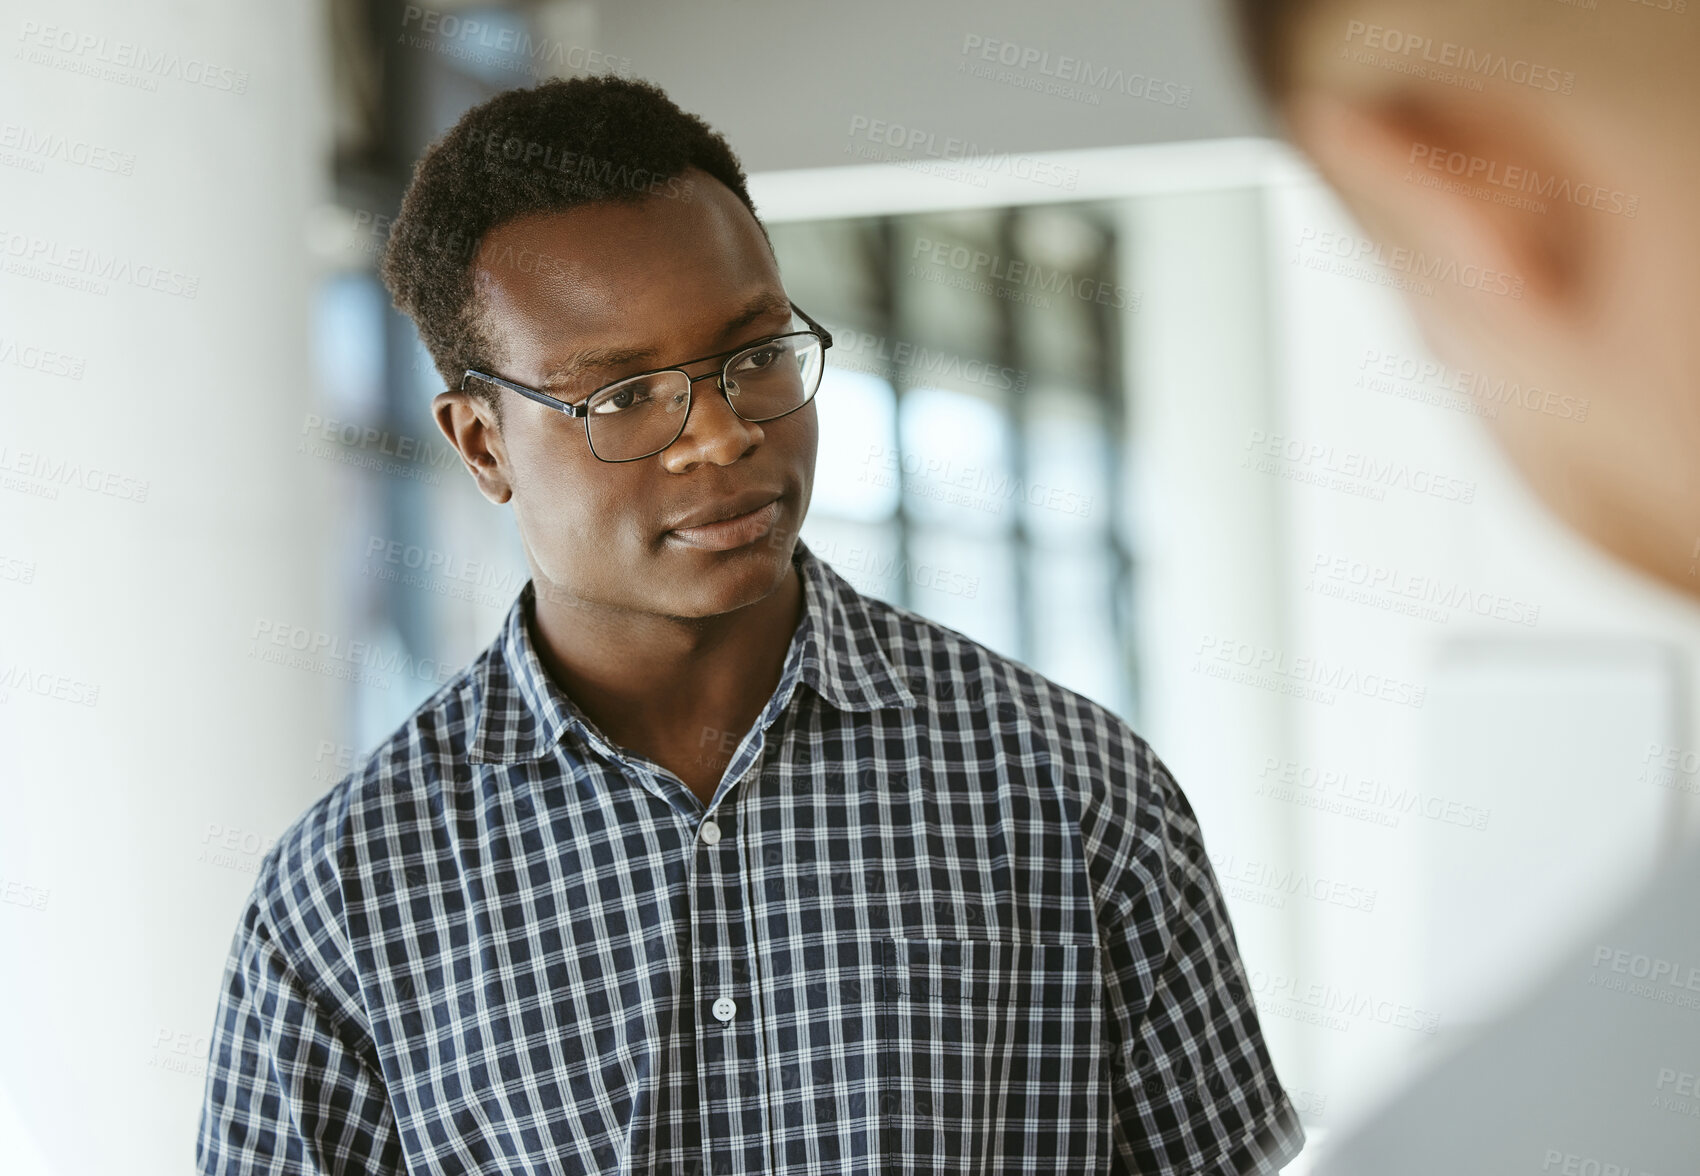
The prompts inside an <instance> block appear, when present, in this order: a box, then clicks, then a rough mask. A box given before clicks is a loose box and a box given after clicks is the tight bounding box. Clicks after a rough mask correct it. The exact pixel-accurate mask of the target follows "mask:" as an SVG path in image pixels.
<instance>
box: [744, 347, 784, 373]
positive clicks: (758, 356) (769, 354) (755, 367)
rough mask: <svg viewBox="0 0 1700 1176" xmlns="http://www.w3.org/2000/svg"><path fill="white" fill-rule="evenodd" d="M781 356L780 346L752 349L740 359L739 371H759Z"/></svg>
mask: <svg viewBox="0 0 1700 1176" xmlns="http://www.w3.org/2000/svg"><path fill="white" fill-rule="evenodd" d="M778 358H779V348H777V347H763V348H762V349H761V350H760V351H752V352H750V353H749V354H748V355H746V356H744V357H743V358H742V359H740V360H739V361H738V366H737V368H736V370H737V371H740V372H759V371H761V369H762V368H764V367H767V366H768V365H769V364H771V363H773V362H774V361H775V360H777V359H778Z"/></svg>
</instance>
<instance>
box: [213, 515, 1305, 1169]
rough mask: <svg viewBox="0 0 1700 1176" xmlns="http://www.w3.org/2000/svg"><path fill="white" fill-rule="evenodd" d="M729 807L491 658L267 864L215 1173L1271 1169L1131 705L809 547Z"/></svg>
mask: <svg viewBox="0 0 1700 1176" xmlns="http://www.w3.org/2000/svg"><path fill="white" fill-rule="evenodd" d="M794 559H795V562H796V564H797V566H798V569H799V571H800V572H801V574H802V576H803V583H804V596H805V611H804V615H803V619H802V621H801V623H800V624H799V625H798V627H797V630H796V633H795V635H794V637H793V640H792V642H791V645H790V649H789V651H788V653H787V655H786V659H785V666H784V670H783V673H782V676H781V679H780V682H779V686H778V688H777V690H775V692H774V694H773V697H772V698H771V700H770V701H769V703H768V705H767V708H766V709H765V710H764V711H763V712H762V715H761V717H760V719H758V720H757V722H756V724H755V726H754V727H753V728H752V729H751V730H750V731H749V732H748V733H747V734H746V735H745V736H744V737H743V741H742V743H741V744H740V745H739V746H738V749H737V751H736V752H735V754H734V755H733V758H732V761H731V764H730V766H729V767H728V768H727V770H726V773H725V775H724V777H723V778H722V780H721V782H720V786H719V790H718V792H717V794H716V795H715V797H714V799H713V801H712V803H710V804H707V805H705V804H704V803H703V802H702V800H701V799H699V798H698V797H697V796H695V795H694V794H693V793H692V792H691V791H690V789H688V788H687V787H686V786H685V785H684V783H683V782H682V781H680V780H679V779H678V778H677V777H676V776H674V775H673V774H672V773H671V772H669V771H667V770H666V769H664V768H662V767H660V766H659V765H658V764H656V763H654V762H653V761H651V760H649V759H648V758H646V757H644V756H642V755H639V754H637V753H636V752H633V751H631V750H630V749H627V748H623V747H619V746H615V745H613V744H612V743H610V741H609V740H608V739H606V738H605V737H604V736H603V735H602V734H601V733H600V732H599V731H598V730H597V729H596V728H595V726H594V725H593V724H592V723H591V722H590V721H589V720H588V719H587V718H586V717H585V715H584V714H583V712H582V711H581V710H579V708H578V707H577V706H576V705H575V704H574V703H573V702H572V701H571V700H570V699H569V698H567V697H566V695H564V694H563V693H562V692H561V691H560V689H559V688H558V687H556V686H555V685H554V683H553V682H552V681H551V679H550V678H549V677H548V675H547V674H546V672H545V671H544V669H543V667H542V664H541V662H540V661H539V660H538V656H537V652H536V649H535V647H534V646H533V644H532V639H531V634H530V632H529V625H530V620H529V618H530V616H531V612H532V609H533V608H534V605H535V596H534V593H535V585H534V584H533V583H528V584H527V585H526V587H525V588H524V589H523V590H522V591H521V593H520V595H519V597H518V599H517V600H516V601H515V603H514V606H513V608H512V610H511V611H510V613H509V615H508V618H507V621H506V623H505V626H504V628H503V629H502V632H501V634H500V636H499V637H498V638H497V640H496V641H495V642H494V643H493V644H492V645H491V647H490V648H489V649H488V650H486V651H485V652H484V653H483V654H481V655H480V656H479V657H478V658H477V659H476V660H475V661H474V662H473V663H472V664H471V665H470V666H469V667H468V668H467V670H466V671H465V672H464V673H463V674H462V675H461V676H459V677H458V678H456V680H454V681H453V682H450V683H449V684H448V685H447V686H445V687H444V688H443V689H442V690H441V691H440V692H438V694H437V695H436V696H435V697H433V698H431V699H430V700H429V701H427V702H426V703H425V704H424V705H423V706H422V707H420V709H419V710H418V711H417V712H416V713H415V714H414V715H413V717H412V718H410V719H409V720H408V721H407V722H406V723H405V724H404V725H403V726H402V727H401V728H400V729H398V730H397V731H396V732H395V734H394V735H393V736H392V737H391V738H390V739H389V740H388V741H387V742H386V743H385V744H384V745H383V746H381V747H380V748H379V749H378V750H377V751H376V752H374V753H373V754H372V756H371V757H370V759H369V760H368V761H367V762H366V764H365V765H364V766H363V767H362V768H360V769H359V770H357V771H355V772H354V773H352V774H351V775H349V776H348V777H346V778H345V779H343V780H342V781H341V782H340V783H338V784H337V786H336V787H335V788H333V789H331V791H330V792H329V793H328V794H327V795H325V796H324V797H323V798H321V799H320V800H319V801H318V802H316V803H315V804H314V805H313V806H312V807H311V808H309V809H308V810H307V812H306V813H304V814H303V815H302V816H301V817H300V818H299V819H298V820H297V821H296V822H295V823H294V824H293V825H291V826H290V828H289V829H288V830H287V831H286V832H285V834H284V835H283V836H282V838H281V839H280V840H279V843H278V844H277V846H276V847H275V848H274V849H273V850H272V851H271V852H269V853H268V854H267V855H266V857H265V859H264V861H263V863H262V865H261V868H260V871H259V876H258V879H257V881H256V883H255V887H254V891H253V895H252V898H251V901H250V902H249V904H248V907H247V909H246V911H245V912H244V913H243V915H242V918H241V922H240V926H239V927H238V929H237V932H236V936H235V940H234V942H233V944H232V946H231V954H230V959H229V962H228V964H227V966H226V970H225V977H224V984H223V991H222V995H221V999H220V1003H219V1008H218V1013H217V1020H216V1023H215V1026H214V1032H213V1034H212V1049H211V1056H210V1058H209V1062H208V1068H207V1083H206V1101H205V1106H204V1108H203V1112H202V1116H201V1125H200V1134H199V1141H198V1145H197V1149H196V1155H197V1164H198V1170H199V1171H200V1172H203V1173H253V1172H325V1173H369V1172H401V1171H404V1170H405V1171H407V1172H410V1173H414V1174H415V1176H418V1174H421V1173H451V1172H453V1173H460V1172H478V1173H485V1174H495V1173H515V1174H518V1173H528V1174H542V1173H562V1172H620V1173H640V1172H641V1173H680V1174H686V1173H689V1174H706V1173H717V1174H718V1173H725V1174H744V1173H749V1174H755V1173H777V1172H786V1173H851V1172H868V1173H875V1172H877V1173H907V1172H928V1173H966V1172H987V1173H992V1172H996V1173H1004V1172H1007V1173H1020V1174H1021V1176H1034V1174H1035V1173H1047V1172H1056V1173H1064V1172H1066V1173H1070V1174H1073V1176H1078V1174H1082V1173H1091V1172H1121V1173H1145V1174H1152V1176H1155V1174H1159V1173H1173V1174H1175V1176H1180V1174H1182V1173H1185V1174H1187V1176H1199V1174H1212V1176H1214V1174H1226V1173H1251V1172H1256V1173H1274V1172H1276V1171H1277V1170H1278V1169H1279V1167H1280V1165H1281V1164H1282V1163H1284V1162H1285V1161H1286V1160H1288V1159H1290V1158H1291V1157H1292V1156H1294V1155H1295V1154H1297V1152H1298V1151H1299V1149H1300V1147H1301V1146H1302V1144H1303V1139H1304V1135H1303V1132H1302V1131H1301V1129H1300V1127H1299V1124H1298V1119H1297V1117H1296V1115H1295V1114H1294V1112H1293V1109H1292V1106H1291V1105H1290V1104H1289V1102H1288V1100H1287V1097H1286V1095H1285V1094H1284V1092H1283V1091H1282V1089H1281V1086H1280V1084H1279V1082H1278V1080H1277V1078H1276V1075H1275V1072H1274V1069H1273V1067H1272V1065H1271V1063H1270V1060H1269V1056H1268V1053H1267V1051H1266V1049H1265V1046H1264V1043H1263V1039H1262V1036H1261V1033H1260V1031H1259V1027H1258V1021H1257V1014H1256V1011H1255V1008H1254V1007H1253V1004H1252V998H1251V993H1250V988H1249V985H1248V984H1247V981H1246V974H1245V971H1244V969H1243V968H1242V966H1241V964H1240V960H1239V956H1238V951H1237V948H1236V946H1235V942H1234V935H1233V931H1232V928H1231V927H1230V925H1229V920H1228V914H1227V911H1226V910H1225V908H1224V906H1223V902H1222V896H1221V893H1220V890H1219V888H1218V886H1217V883H1216V880H1215V878H1214V876H1213V875H1212V873H1211V870H1210V865H1209V862H1208V859H1207V858H1206V856H1205V853H1204V847H1203V843H1202V840H1201V838H1200V834H1199V829H1198V825H1197V822H1196V821H1195V819H1194V816H1193V812H1192V810H1191V808H1190V806H1189V805H1188V803H1187V800H1186V798H1185V796H1183V795H1182V793H1181V791H1180V789H1179V787H1178V786H1177V785H1176V784H1175V782H1174V780H1173V779H1172V778H1171V777H1170V775H1169V773H1168V771H1167V770H1166V769H1165V767H1164V766H1163V764H1162V763H1161V761H1159V760H1158V759H1157V757H1156V755H1155V754H1153V752H1152V751H1151V749H1150V748H1149V747H1148V746H1147V745H1146V744H1145V742H1144V741H1143V740H1141V739H1140V738H1139V737H1138V736H1137V735H1135V734H1134V733H1133V731H1132V730H1131V729H1129V728H1128V726H1127V725H1126V724H1125V723H1124V722H1122V721H1121V720H1120V719H1118V718H1116V717H1115V716H1114V715H1113V714H1111V713H1109V712H1108V711H1106V710H1104V709H1103V708H1102V707H1100V706H1098V705H1097V704H1095V703H1093V702H1091V701H1090V700H1088V699H1086V698H1084V697H1082V696H1080V695H1078V694H1075V693H1073V692H1071V691H1069V690H1065V689H1063V688H1062V687H1059V686H1057V685H1055V684H1054V683H1052V682H1050V681H1048V680H1046V679H1045V678H1043V677H1041V676H1040V675H1038V674H1037V673H1035V672H1034V671H1033V670H1031V669H1029V668H1028V667H1026V666H1023V665H1021V664H1020V663H1017V662H1014V661H1011V660H1009V659H1007V658H1003V657H999V656H998V655H996V654H994V653H992V652H990V651H989V650H987V649H985V648H984V647H983V646H980V645H977V644H976V643H974V642H973V641H970V640H969V639H968V638H966V637H964V636H963V635H962V634H960V633H957V632H955V631H954V630H951V629H948V628H945V627H943V626H941V625H938V624H935V623H933V622H931V621H928V620H926V619H924V618H922V617H920V616H918V615H916V614H915V613H912V612H909V611H907V610H905V609H901V608H897V607H895V606H892V605H890V604H887V603H885V602H883V601H880V600H876V599H873V598H870V597H865V596H863V595H861V594H859V593H858V592H857V591H856V590H855V589H853V588H852V587H851V586H850V585H849V584H847V583H846V582H845V581H844V580H843V579H842V578H841V577H840V576H839V575H838V574H837V573H836V572H834V571H833V570H832V569H831V568H830V567H828V566H827V565H826V564H824V563H822V562H821V561H820V560H819V559H818V558H817V557H816V556H815V555H814V553H813V552H811V551H810V550H809V549H808V547H807V545H806V544H804V543H801V542H799V543H798V545H797V550H796V553H795V556H794Z"/></svg>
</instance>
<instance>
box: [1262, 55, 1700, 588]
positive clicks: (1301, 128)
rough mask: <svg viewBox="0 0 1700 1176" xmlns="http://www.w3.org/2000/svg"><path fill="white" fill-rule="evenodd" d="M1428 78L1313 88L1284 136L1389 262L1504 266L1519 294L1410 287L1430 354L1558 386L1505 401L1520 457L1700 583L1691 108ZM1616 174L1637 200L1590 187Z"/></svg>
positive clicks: (1598, 530)
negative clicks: (1568, 100) (1590, 104)
mask: <svg viewBox="0 0 1700 1176" xmlns="http://www.w3.org/2000/svg"><path fill="white" fill-rule="evenodd" d="M1433 89H1434V92H1432V93H1431V92H1427V91H1425V90H1421V89H1418V90H1413V89H1411V88H1401V89H1399V90H1396V91H1382V92H1379V93H1376V92H1364V91H1357V92H1354V91H1352V90H1350V89H1344V90H1343V89H1340V88H1336V87H1333V86H1326V85H1325V86H1315V87H1303V88H1301V89H1300V90H1299V91H1298V92H1296V93H1295V94H1293V95H1292V97H1291V98H1290V99H1289V101H1288V103H1287V106H1286V112H1285V113H1286V116H1287V123H1288V128H1289V132H1290V134H1291V136H1292V138H1293V140H1294V142H1295V143H1296V145H1297V146H1299V147H1300V148H1301V149H1302V150H1303V151H1304V152H1305V153H1306V154H1307V155H1308V156H1309V157H1310V158H1311V160H1312V162H1313V163H1314V164H1315V166H1316V168H1317V170H1318V171H1319V172H1320V173H1321V174H1322V176H1323V178H1324V179H1325V180H1327V181H1328V182H1329V184H1330V185H1331V186H1332V187H1333V188H1334V190H1335V191H1336V192H1337V193H1338V194H1339V196H1340V197H1341V199H1342V201H1343V202H1344V203H1345V205H1346V207H1347V208H1348V209H1349V210H1350V211H1351V213H1352V214H1353V215H1354V216H1355V217H1356V218H1357V220H1358V222H1359V223H1360V224H1361V225H1362V226H1363V228H1364V230H1365V231H1366V232H1367V233H1369V234H1370V235H1371V236H1372V237H1374V238H1375V240H1376V241H1377V242H1378V243H1379V244H1380V246H1381V253H1380V254H1379V257H1380V259H1381V260H1382V261H1383V262H1384V263H1386V262H1391V263H1392V264H1391V265H1390V267H1389V268H1391V269H1393V270H1394V271H1395V272H1398V273H1401V274H1403V275H1404V276H1406V277H1409V278H1412V279H1419V280H1420V279H1422V277H1423V275H1424V273H1425V272H1432V271H1428V270H1426V267H1429V266H1433V265H1435V264H1437V263H1438V264H1441V265H1456V266H1457V267H1460V270H1461V268H1462V267H1465V266H1475V267H1479V269H1480V270H1484V271H1493V272H1494V273H1496V274H1504V275H1509V276H1510V279H1511V282H1512V284H1513V289H1514V291H1515V295H1514V296H1511V295H1508V294H1505V293H1497V292H1493V293H1490V292H1489V291H1490V290H1494V289H1496V288H1497V289H1499V290H1504V289H1505V286H1504V284H1503V283H1494V284H1489V283H1481V282H1478V283H1471V282H1463V281H1447V280H1435V281H1425V282H1423V289H1422V291H1421V292H1420V293H1413V294H1411V295H1410V296H1408V297H1407V298H1406V299H1405V303H1406V305H1407V306H1409V307H1410V309H1411V313H1412V316H1413V318H1414V320H1415V322H1416V324H1417V325H1418V327H1419V328H1420V329H1421V331H1422V333H1423V335H1424V338H1425V340H1426V341H1427V343H1428V345H1429V347H1430V348H1431V349H1432V350H1433V351H1434V352H1435V354H1436V355H1437V357H1438V358H1440V359H1442V360H1443V361H1445V362H1446V363H1448V364H1449V365H1452V366H1454V367H1456V368H1458V369H1459V370H1460V371H1462V372H1470V373H1476V374H1478V375H1481V376H1484V377H1487V379H1486V380H1485V386H1486V387H1487V388H1488V389H1490V390H1491V389H1493V388H1494V387H1496V386H1498V382H1515V383H1516V384H1517V385H1518V386H1520V387H1522V388H1526V389H1531V390H1537V389H1538V390H1539V391H1540V393H1541V394H1542V396H1543V397H1546V398H1548V399H1547V401H1546V403H1547V404H1548V406H1549V407H1550V405H1551V403H1552V402H1551V400H1550V398H1551V397H1552V396H1555V395H1557V396H1561V397H1562V410H1561V411H1560V412H1557V413H1554V412H1551V411H1529V410H1528V409H1526V408H1524V407H1513V406H1509V405H1496V406H1495V410H1494V412H1493V413H1491V414H1489V416H1490V423H1491V427H1492V429H1493V431H1494V432H1495V433H1496V434H1497V436H1498V439H1499V441H1500V443H1501V444H1502V445H1503V447H1504V449H1505V451H1506V453H1507V456H1509V457H1510V458H1511V459H1512V461H1513V462H1514V463H1515V464H1516V465H1517V466H1518V467H1519V468H1520V470H1521V471H1522V473H1523V474H1524V476H1525V477H1526V478H1527V479H1528V481H1529V483H1530V484H1531V485H1532V486H1533V488H1534V489H1535V490H1536V491H1537V492H1538V493H1539V494H1540V496H1541V497H1542V498H1544V499H1545V500H1546V502H1547V503H1548V505H1549V506H1551V507H1552V508H1553V509H1554V510H1555V511H1556V512H1557V513H1558V514H1559V515H1560V516H1561V517H1563V518H1564V519H1565V520H1566V521H1567V522H1569V523H1570V524H1571V525H1572V526H1574V527H1576V528H1577V529H1578V530H1580V531H1581V532H1582V533H1583V534H1585V535H1587V536H1588V537H1589V538H1591V539H1593V540H1594V541H1595V542H1596V543H1597V544H1598V545H1599V546H1601V547H1603V548H1605V549H1606V550H1608V551H1610V552H1612V553H1614V554H1616V555H1617V556H1619V557H1620V558H1622V559H1624V560H1626V561H1628V562H1630V563H1632V564H1636V565H1638V566H1639V567H1641V568H1642V569H1643V570H1645V571H1648V572H1651V573H1652V574H1654V575H1657V576H1659V577H1661V578H1663V579H1664V580H1665V581H1666V582H1667V583H1669V584H1671V585H1672V586H1674V587H1678V588H1680V589H1682V590H1684V591H1686V592H1689V593H1692V594H1695V595H1700V577H1697V576H1696V568H1697V567H1700V563H1697V562H1696V561H1700V460H1697V459H1696V456H1695V455H1696V453H1700V339H1697V332H1696V331H1695V329H1694V326H1693V323H1694V315H1695V313H1696V311H1697V309H1700V280H1697V278H1696V269H1695V262H1696V259H1697V258H1700V229H1697V227H1696V224H1695V222H1694V220H1693V218H1692V217H1690V216H1689V215H1688V214H1687V212H1686V209H1687V208H1688V206H1689V204H1690V202H1691V201H1690V197H1689V193H1690V192H1691V191H1692V190H1693V189H1694V187H1695V186H1696V183H1697V182H1700V155H1697V154H1696V153H1695V152H1694V151H1693V149H1692V144H1691V143H1690V142H1689V140H1691V139H1692V137H1693V134H1694V132H1693V130H1692V124H1689V123H1686V122H1683V121H1681V120H1680V119H1679V120H1675V121H1673V122H1670V123H1666V122H1663V121H1659V120H1653V119H1650V118H1643V119H1640V120H1633V119H1630V118H1628V117H1627V113H1626V111H1625V110H1623V109H1612V108H1610V107H1608V106H1603V105H1602V106H1600V107H1598V108H1585V107H1583V106H1581V105H1577V106H1573V107H1571V108H1570V109H1568V110H1566V111H1564V117H1563V118H1562V119H1559V118H1557V117H1555V116H1554V115H1553V113H1552V112H1551V111H1550V110H1542V109H1541V108H1539V107H1537V106H1531V105H1529V104H1527V102H1526V100H1522V99H1520V98H1519V97H1518V96H1511V95H1498V96H1495V98H1494V99H1493V100H1492V101H1489V100H1487V99H1485V98H1484V97H1483V96H1481V95H1479V94H1474V95H1472V94H1465V93H1456V94H1453V93H1446V92H1443V91H1441V90H1440V88H1439V87H1435V88H1433ZM1460 169H1461V173H1462V174H1455V171H1457V170H1460ZM1494 169H1497V170H1494ZM1472 173H1474V174H1472ZM1484 173H1485V174H1484ZM1608 179H1609V180H1611V181H1613V182H1612V183H1611V184H1609V185H1606V186H1605V187H1607V188H1609V189H1611V190H1610V191H1609V192H1608V193H1607V195H1609V197H1610V198H1611V199H1622V200H1623V201H1625V204H1626V207H1624V208H1621V209H1618V208H1612V207H1609V206H1608V207H1606V208H1604V209H1602V208H1601V207H1600V206H1599V204H1597V203H1596V200H1598V199H1600V198H1601V196H1600V194H1601V191H1602V188H1601V187H1600V186H1598V185H1599V181H1601V180H1608ZM1484 180H1485V181H1487V182H1483V181H1484ZM1589 181H1591V182H1592V183H1591V184H1588V191H1589V193H1590V197H1591V198H1590V199H1589V200H1581V199H1579V198H1577V196H1576V195H1575V194H1576V192H1577V191H1578V185H1583V184H1585V183H1586V182H1589ZM1617 189H1626V190H1627V191H1619V190H1617ZM1555 192H1556V193H1558V195H1554V194H1553V193H1555ZM1543 193H1545V194H1546V195H1545V197H1544V198H1543ZM1565 193H1568V194H1569V195H1564V194H1565ZM1629 193H1645V194H1646V195H1647V201H1646V204H1645V205H1641V204H1640V203H1639V201H1640V197H1639V196H1630V195H1629ZM1630 201H1634V202H1635V203H1633V204H1630V203H1628V202H1630ZM1400 249H1403V250H1408V251H1410V252H1409V253H1406V254H1403V255H1395V254H1394V253H1393V251H1394V250H1400ZM1395 258H1396V260H1395ZM1451 272H1454V273H1456V272H1459V271H1458V270H1454V271H1451ZM1472 272H1475V271H1472ZM1472 387H1474V385H1472Z"/></svg>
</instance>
